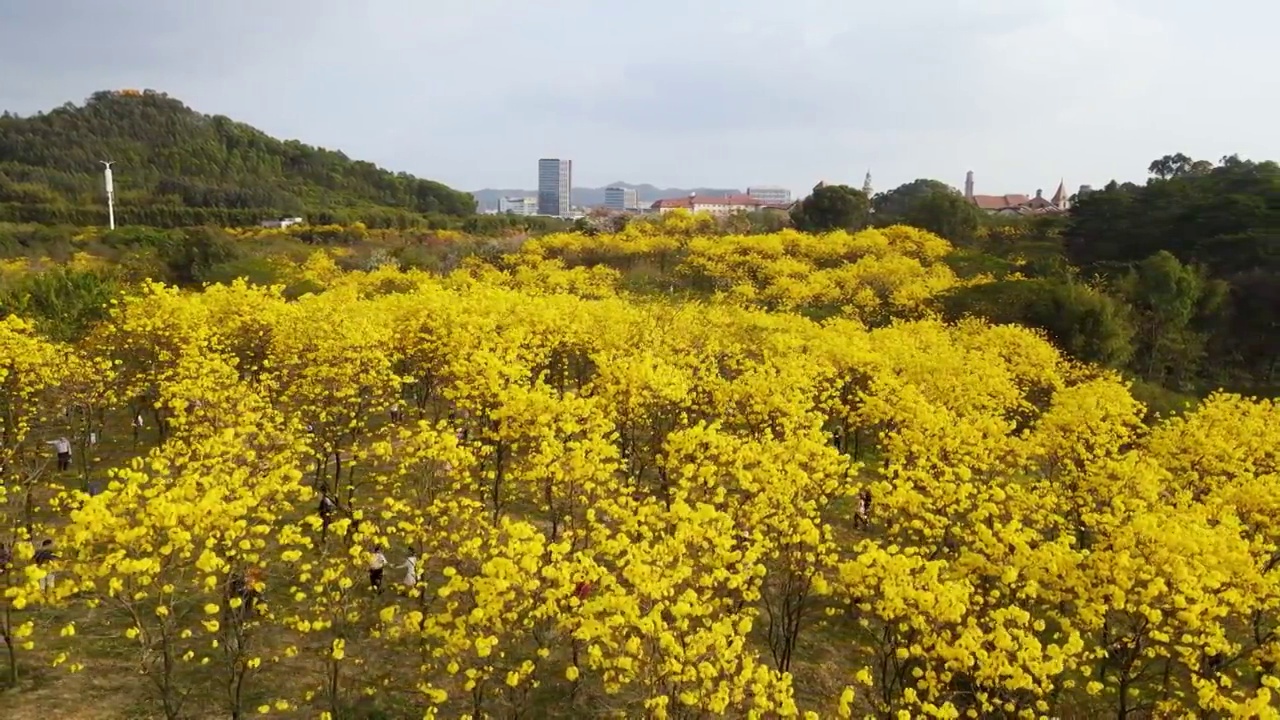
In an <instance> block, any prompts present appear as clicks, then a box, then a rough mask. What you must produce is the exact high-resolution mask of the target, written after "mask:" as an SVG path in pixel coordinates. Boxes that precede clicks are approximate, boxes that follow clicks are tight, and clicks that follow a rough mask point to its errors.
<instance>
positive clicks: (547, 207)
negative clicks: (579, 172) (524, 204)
mask: <svg viewBox="0 0 1280 720" xmlns="http://www.w3.org/2000/svg"><path fill="white" fill-rule="evenodd" d="M572 192H573V161H572V160H560V159H557V158H542V159H541V160H539V161H538V214H539V215H555V216H557V217H569V208H570V202H569V201H570V194H571V193H572Z"/></svg>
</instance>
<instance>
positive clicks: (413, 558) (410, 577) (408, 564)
mask: <svg viewBox="0 0 1280 720" xmlns="http://www.w3.org/2000/svg"><path fill="white" fill-rule="evenodd" d="M396 569H397V570H400V569H403V570H404V588H405V590H412V589H414V588H415V587H417V585H418V556H417V555H416V554H415V553H414V552H413V551H412V550H410V551H409V557H408V558H407V559H406V560H405V561H404V562H403V563H401V564H399V565H397V566H396Z"/></svg>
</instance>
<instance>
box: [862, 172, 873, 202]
mask: <svg viewBox="0 0 1280 720" xmlns="http://www.w3.org/2000/svg"><path fill="white" fill-rule="evenodd" d="M862 192H863V193H864V194H865V195H866V196H867V197H871V170H870V169H868V170H867V177H866V179H864V180H863V181H862Z"/></svg>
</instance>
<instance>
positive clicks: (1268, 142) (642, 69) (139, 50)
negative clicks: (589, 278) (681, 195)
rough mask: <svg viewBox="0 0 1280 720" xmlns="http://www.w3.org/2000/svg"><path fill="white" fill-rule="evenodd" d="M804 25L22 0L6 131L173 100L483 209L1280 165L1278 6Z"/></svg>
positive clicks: (475, 6)
mask: <svg viewBox="0 0 1280 720" xmlns="http://www.w3.org/2000/svg"><path fill="white" fill-rule="evenodd" d="M797 3H799V4H797V5H794V7H792V6H788V8H787V11H786V12H779V8H780V7H781V6H780V5H778V4H777V3H776V2H772V1H770V2H766V1H765V0H740V2H737V3H735V4H734V5H733V6H732V8H731V10H726V8H725V7H723V6H720V5H717V4H714V3H693V4H690V3H687V2H678V1H677V0H648V1H647V2H645V3H640V4H637V3H595V2H588V1H587V0H562V2H557V3H554V4H552V5H550V6H548V5H545V4H537V3H524V2H520V3H518V2H514V1H511V0H488V1H486V2H483V3H446V4H443V5H441V4H429V5H428V4H423V3H420V2H411V1H410V0H385V1H384V2H379V3H376V4H367V3H366V4H359V3H354V4H353V3H349V2H343V1H340V0H307V1H306V2H303V0H273V2H271V3H250V2H248V0H227V1H226V2H224V3H221V4H216V5H212V4H199V3H197V4H191V3H173V2H166V1H163V0H134V2H130V3H120V2H102V3H89V2H84V1H83V0H79V1H77V0H42V1H41V2H33V1H30V0H15V1H13V2H7V3H0V69H2V73H3V76H4V78H5V81H4V82H3V83H0V109H4V110H9V111H13V112H17V113H21V114H30V113H33V112H38V111H48V110H50V109H53V108H56V107H58V106H60V105H62V104H63V103H66V102H69V101H70V102H76V103H79V102H82V101H83V100H84V99H85V98H86V97H88V96H89V95H90V94H92V93H93V92H95V91H98V90H103V89H119V88H153V89H157V90H161V91H164V92H167V93H169V94H170V95H172V96H173V97H176V98H179V99H181V100H183V101H184V102H186V103H188V104H189V105H191V106H192V107H194V108H195V109H197V110H200V111H201V112H205V113H210V114H218V115H226V116H228V117H231V118H234V119H236V120H241V121H244V122H247V123H249V124H251V125H253V126H255V127H258V128H260V129H262V130H263V131H264V132H266V133H268V134H270V135H272V136H275V137H281V138H292V139H297V140H300V141H302V142H305V143H308V144H311V145H318V146H321V147H326V148H331V149H338V150H341V151H342V152H344V153H346V154H347V155H348V156H349V157H352V158H357V159H360V160H367V161H369V162H373V163H377V164H379V165H381V166H383V167H386V168H388V169H391V170H395V171H403V172H409V173H412V174H414V175H417V176H419V177H423V178H429V179H432V180H438V181H440V182H443V183H445V184H447V185H449V186H451V187H454V188H457V189H459V190H473V189H478V188H485V187H496V188H501V187H516V188H520V187H528V186H529V185H530V180H529V174H530V164H531V163H530V160H529V159H528V157H527V155H526V153H527V152H528V151H527V150H523V149H525V148H536V149H535V150H533V151H532V152H534V153H538V154H542V153H545V154H546V155H547V156H549V157H563V158H572V159H573V161H574V175H575V180H576V183H577V184H578V185H581V186H588V187H603V186H605V185H608V184H609V183H612V182H615V181H617V180H624V179H625V180H628V181H630V182H637V183H641V182H643V183H652V184H654V185H657V186H659V187H680V186H711V187H736V188H744V187H747V186H750V185H752V184H756V183H770V184H776V185H780V186H782V187H785V188H788V189H790V190H791V191H792V192H793V193H794V194H797V195H798V194H800V193H801V192H807V191H808V190H809V189H810V188H812V187H813V185H814V184H815V183H817V182H818V181H819V180H826V181H827V182H833V183H845V184H849V185H851V186H853V187H860V186H861V183H862V176H863V174H864V172H865V169H866V168H867V167H870V168H871V169H872V171H873V173H874V174H875V180H876V187H877V188H878V189H884V188H890V187H894V186H896V185H900V184H902V183H906V182H910V181H912V180H915V179H917V178H930V179H936V180H941V181H943V182H946V183H947V184H949V185H952V186H953V187H958V186H960V185H961V184H962V183H963V181H964V174H965V172H966V171H968V170H974V171H975V172H976V173H977V175H978V178H979V184H980V185H981V187H982V189H983V191H984V192H991V193H996V192H1032V193H1033V192H1034V191H1035V189H1036V188H1037V187H1038V186H1041V185H1044V184H1046V183H1048V182H1049V181H1048V180H1047V179H1045V178H1046V176H1050V177H1052V178H1053V179H1054V180H1056V179H1057V178H1058V177H1063V178H1066V179H1067V183H1068V185H1069V186H1070V187H1077V186H1079V185H1082V184H1090V185H1093V186H1095V187H1101V186H1103V185H1105V184H1106V183H1107V182H1108V181H1110V180H1112V179H1117V180H1120V181H1126V180H1134V181H1142V180H1144V179H1145V178H1146V168H1147V165H1148V164H1149V163H1150V162H1151V161H1152V160H1154V159H1156V158H1158V157H1161V156H1163V155H1166V154H1169V153H1174V152H1183V153H1186V154H1188V155H1190V156H1192V157H1195V158H1202V159H1206V160H1214V161H1216V160H1217V159H1218V158H1220V157H1222V156H1223V155H1228V154H1232V153H1239V154H1240V155H1241V156H1242V157H1245V158H1251V159H1255V160H1265V159H1280V135H1277V134H1276V133H1275V132H1274V131H1273V130H1272V128H1271V125H1270V118H1272V117H1274V116H1275V115H1276V114H1277V111H1278V110H1280V76H1277V75H1276V74H1275V73H1267V72H1262V73H1247V72H1241V71H1240V69H1241V68H1248V67H1262V68H1265V67H1269V61H1270V54H1269V53H1270V47H1271V44H1272V43H1271V40H1272V38H1271V36H1270V33H1271V28H1273V27H1275V26H1276V25H1277V24H1278V23H1280V3H1269V2H1262V0H1224V2H1220V3H1203V2H1197V1H1195V0H1165V1H1162V2H1157V1H1156V0H1074V1H1073V2H1062V1H1061V0H1019V1H1018V2H1013V0H965V1H964V2H960V3H876V4H871V5H861V4H859V5H854V4H850V3H848V2H844V1H843V0H797ZM245 18H250V19H251V20H250V21H246V20H245ZM673 18H678V21H673ZM424 27H429V28H431V32H423V31H422V29H423V28H424ZM280 28H288V31H287V32H283V33H282V32H281V31H280ZM657 37H661V42H655V38H657ZM50 38H57V39H58V41H57V42H50V40H49V39H50ZM103 38H109V42H108V46H104V45H103V41H102V39H103ZM548 38H572V42H555V41H554V40H552V41H549V40H548ZM338 44H341V46H342V47H344V48H345V50H344V51H343V52H334V51H333V48H334V47H336V46H338ZM191 48H201V51H200V52H192V50H191ZM521 58H536V62H537V71H535V72H524V66H523V65H519V64H516V63H517V62H519V60H518V59H521ZM409 67H417V68H423V67H425V68H428V70H429V72H430V75H431V81H430V82H426V83H406V82H405V78H404V75H403V73H401V72H397V71H396V69H397V68H409ZM542 68H555V71H554V72H543V71H541V69H542ZM334 98H344V100H343V101H342V102H335V101H334V100H333V99H334ZM515 138H518V142H514V143H513V142H512V139H515ZM513 148H515V149H514V150H513ZM1045 190H1046V191H1049V190H1051V188H1045Z"/></svg>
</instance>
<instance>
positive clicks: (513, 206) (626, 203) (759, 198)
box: [497, 158, 1091, 218]
mask: <svg viewBox="0 0 1280 720" xmlns="http://www.w3.org/2000/svg"><path fill="white" fill-rule="evenodd" d="M824 184H825V183H819V184H818V186H819V187H821V186H822V185H824ZM1090 189H1091V188H1090V187H1089V186H1088V185H1082V186H1081V187H1080V191H1079V194H1084V193H1087V192H1089V191H1090ZM862 190H863V192H865V193H867V195H871V194H872V188H871V173H870V172H868V173H867V176H866V180H865V182H864V183H863V186H862ZM572 192H573V161H572V160H562V159H560V158H542V159H541V160H539V161H538V193H537V195H536V196H535V197H504V198H501V199H500V200H499V201H498V207H497V212H498V213H501V214H511V215H546V216H551V217H560V218H577V217H582V216H583V215H585V214H586V213H587V212H588V211H591V210H604V211H606V212H612V213H653V214H665V213H668V212H671V211H672V210H690V211H693V212H707V213H711V214H713V215H730V214H733V213H739V212H755V211H780V212H786V211H788V210H790V209H791V207H792V206H793V205H794V204H795V200H794V199H793V198H792V196H791V191H790V190H788V189H786V188H782V187H777V186H757V187H750V188H747V192H746V193H743V194H733V195H724V196H713V195H706V196H703V195H698V194H696V193H690V194H689V196H688V197H673V198H662V199H659V200H656V201H654V202H651V203H647V204H642V203H641V201H640V199H639V198H638V197H637V194H636V191H635V190H634V189H633V188H628V187H609V188H606V189H605V192H604V205H603V206H601V207H599V208H581V207H575V206H574V205H573V203H572V197H571V196H572ZM964 197H965V199H966V200H968V201H969V202H970V203H972V204H973V205H975V206H976V207H978V208H979V209H981V210H984V211H986V212H988V213H991V214H993V215H1044V214H1055V213H1063V212H1066V211H1067V210H1068V209H1070V206H1071V200H1070V197H1069V196H1068V194H1067V190H1066V184H1065V182H1061V181H1060V182H1059V183H1058V189H1057V191H1056V192H1054V194H1053V195H1052V196H1051V197H1048V198H1046V197H1044V193H1043V191H1042V190H1036V193H1035V195H1034V196H1030V195H1024V194H1019V193H1012V194H1005V195H979V194H976V193H975V192H974V177H973V171H972V170H970V171H969V172H968V174H967V175H966V176H965V183H964Z"/></svg>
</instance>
